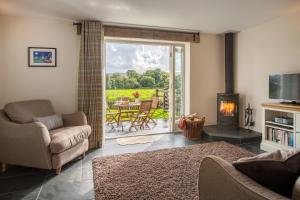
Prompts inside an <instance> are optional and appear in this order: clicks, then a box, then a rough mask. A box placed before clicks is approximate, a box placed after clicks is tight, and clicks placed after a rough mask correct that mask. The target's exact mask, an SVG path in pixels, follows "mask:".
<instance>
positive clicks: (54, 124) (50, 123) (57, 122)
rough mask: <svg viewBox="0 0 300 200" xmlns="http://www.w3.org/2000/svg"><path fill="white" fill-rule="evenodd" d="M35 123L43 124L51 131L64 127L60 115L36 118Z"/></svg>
mask: <svg viewBox="0 0 300 200" xmlns="http://www.w3.org/2000/svg"><path fill="white" fill-rule="evenodd" d="M33 121H35V122H41V123H42V124H44V125H45V126H46V127H47V129H48V130H49V131H50V130H53V129H57V128H61V127H63V120H62V117H61V116H60V115H50V116H46V117H34V118H33Z"/></svg>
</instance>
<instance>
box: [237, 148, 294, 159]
mask: <svg viewBox="0 0 300 200" xmlns="http://www.w3.org/2000/svg"><path fill="white" fill-rule="evenodd" d="M295 153H296V151H295V150H286V149H281V150H276V151H272V152H265V153H261V154H258V155H255V156H251V157H245V158H240V159H238V160H237V162H249V161H255V160H256V161H257V160H274V161H284V160H286V159H287V158H288V157H290V156H292V155H294V154H295Z"/></svg>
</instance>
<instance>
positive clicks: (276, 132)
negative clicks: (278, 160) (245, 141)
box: [266, 127, 294, 147]
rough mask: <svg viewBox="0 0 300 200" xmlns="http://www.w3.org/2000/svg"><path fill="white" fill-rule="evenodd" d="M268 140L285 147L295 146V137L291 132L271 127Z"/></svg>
mask: <svg viewBox="0 0 300 200" xmlns="http://www.w3.org/2000/svg"><path fill="white" fill-rule="evenodd" d="M266 139H267V140H269V141H272V142H276V143H278V144H281V145H284V146H289V147H293V146H294V135H293V133H292V132H289V131H284V130H281V129H276V128H271V127H269V128H267V132H266Z"/></svg>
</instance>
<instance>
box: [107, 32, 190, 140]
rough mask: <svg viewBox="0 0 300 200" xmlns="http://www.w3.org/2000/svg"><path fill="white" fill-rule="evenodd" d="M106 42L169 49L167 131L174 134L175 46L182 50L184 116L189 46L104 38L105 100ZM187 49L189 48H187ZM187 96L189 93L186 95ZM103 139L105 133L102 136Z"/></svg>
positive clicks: (175, 123)
mask: <svg viewBox="0 0 300 200" xmlns="http://www.w3.org/2000/svg"><path fill="white" fill-rule="evenodd" d="M107 42H114V43H132V44H146V45H147V44H149V45H161V46H169V48H170V55H169V59H170V74H171V76H170V80H169V82H170V86H169V121H170V127H169V131H170V132H176V131H178V130H179V129H178V121H176V119H175V103H174V102H175V87H174V86H175V56H174V55H175V54H174V52H175V47H176V46H180V47H182V48H183V60H182V69H181V70H182V77H183V79H182V97H183V101H182V105H181V106H182V107H183V113H184V114H186V113H185V112H186V111H187V110H186V107H187V106H186V94H187V93H186V85H185V84H186V81H187V80H186V78H187V77H186V67H187V66H186V65H187V62H186V58H187V57H186V53H187V52H186V47H187V46H188V45H189V44H188V45H187V43H184V42H182V43H179V42H171V41H165V42H164V41H156V40H153V41H151V40H143V39H131V38H114V37H105V38H104V46H103V49H104V54H103V57H104V59H103V63H104V64H103V68H104V70H103V73H104V78H103V79H104V81H103V86H104V87H103V88H104V89H103V98H104V99H105V88H106V83H105V80H106V79H105V76H106V43H107ZM188 49H189V46H188ZM188 94H189V93H188ZM104 112H105V110H104ZM103 122H104V124H103V127H104V126H105V114H104V117H103ZM103 135H104V137H103V138H105V133H104V134H103Z"/></svg>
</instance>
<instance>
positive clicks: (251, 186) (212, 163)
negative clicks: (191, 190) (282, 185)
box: [198, 156, 287, 200]
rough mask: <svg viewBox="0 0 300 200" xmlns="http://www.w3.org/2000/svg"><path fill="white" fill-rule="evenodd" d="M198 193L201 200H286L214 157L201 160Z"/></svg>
mask: <svg viewBox="0 0 300 200" xmlns="http://www.w3.org/2000/svg"><path fill="white" fill-rule="evenodd" d="M198 192H199V197H200V199H201V200H218V199H222V200H233V199H243V200H258V199H259V200H271V199H272V200H287V198H286V197H284V196H281V195H279V194H277V193H275V192H273V191H271V190H269V189H267V188H265V187H263V186H261V185H260V184H258V183H256V182H255V181H254V180H252V179H251V178H249V177H247V176H246V175H244V174H242V173H241V172H239V171H238V170H236V169H235V168H234V166H233V165H232V164H231V163H229V162H227V161H225V160H223V159H221V158H218V157H216V156H208V157H206V158H204V159H203V161H202V163H201V165H200V169H199V179H198Z"/></svg>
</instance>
